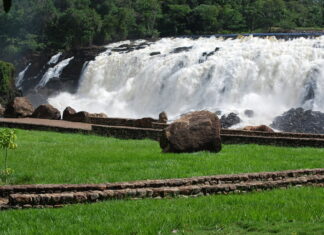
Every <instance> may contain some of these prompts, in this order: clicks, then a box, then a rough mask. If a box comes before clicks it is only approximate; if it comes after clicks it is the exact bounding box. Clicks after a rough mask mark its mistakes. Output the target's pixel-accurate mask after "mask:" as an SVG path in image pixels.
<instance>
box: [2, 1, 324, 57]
mask: <svg viewBox="0 0 324 235" xmlns="http://www.w3.org/2000/svg"><path fill="white" fill-rule="evenodd" d="M1 3H2V1H1ZM1 3H0V4H1ZM323 12H324V0H307V1H305V0H226V1H224V0H163V1H162V0H134V1H130V0H98V1H90V0H41V1H40V0H19V1H13V4H12V7H11V10H10V12H9V13H5V12H4V11H3V10H1V11H0V48H2V49H1V51H0V58H2V59H6V60H7V61H13V59H14V58H15V56H17V55H20V54H21V53H26V52H34V51H37V50H38V51H41V50H43V49H49V48H50V49H72V48H78V47H82V46H89V45H91V44H103V43H107V42H110V41H116V40H124V39H135V38H150V37H157V36H177V35H184V34H187V35H191V34H214V33H230V32H256V31H267V32H268V31H271V30H272V29H273V28H274V27H280V28H283V29H294V28H296V27H313V28H321V27H323V25H324V14H323Z"/></svg>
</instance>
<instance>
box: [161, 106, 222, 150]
mask: <svg viewBox="0 0 324 235" xmlns="http://www.w3.org/2000/svg"><path fill="white" fill-rule="evenodd" d="M160 146H161V148H162V150H163V152H174V153H181V152H197V151H210V152H219V151H220V150H221V139H220V121H219V119H218V117H217V116H216V115H215V114H214V113H211V112H209V111H197V112H192V113H189V114H186V115H184V116H182V117H181V118H180V119H178V120H176V121H175V122H173V123H172V124H170V125H169V126H168V127H167V128H166V129H165V130H164V131H163V134H162V136H161V138H160Z"/></svg>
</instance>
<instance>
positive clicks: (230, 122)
mask: <svg viewBox="0 0 324 235" xmlns="http://www.w3.org/2000/svg"><path fill="white" fill-rule="evenodd" d="M220 122H221V126H222V128H225V129H227V128H230V127H231V126H234V125H236V124H239V123H240V122H241V119H240V117H239V116H238V115H237V114H236V113H230V114H228V115H223V116H222V118H221V120H220Z"/></svg>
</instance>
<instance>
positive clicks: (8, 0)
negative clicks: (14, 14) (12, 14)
mask: <svg viewBox="0 0 324 235" xmlns="http://www.w3.org/2000/svg"><path fill="white" fill-rule="evenodd" d="M10 8H11V0H3V9H4V11H5V12H9V10H10Z"/></svg>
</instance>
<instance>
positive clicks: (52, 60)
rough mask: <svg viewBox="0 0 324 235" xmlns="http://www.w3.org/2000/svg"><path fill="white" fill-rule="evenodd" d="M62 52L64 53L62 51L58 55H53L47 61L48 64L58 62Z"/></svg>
mask: <svg viewBox="0 0 324 235" xmlns="http://www.w3.org/2000/svg"><path fill="white" fill-rule="evenodd" d="M62 54H63V53H62V52H59V53H57V54H56V55H53V56H52V57H51V59H50V60H49V61H48V62H47V64H49V65H50V64H56V63H57V62H58V60H59V59H60V57H61V55H62Z"/></svg>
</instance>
